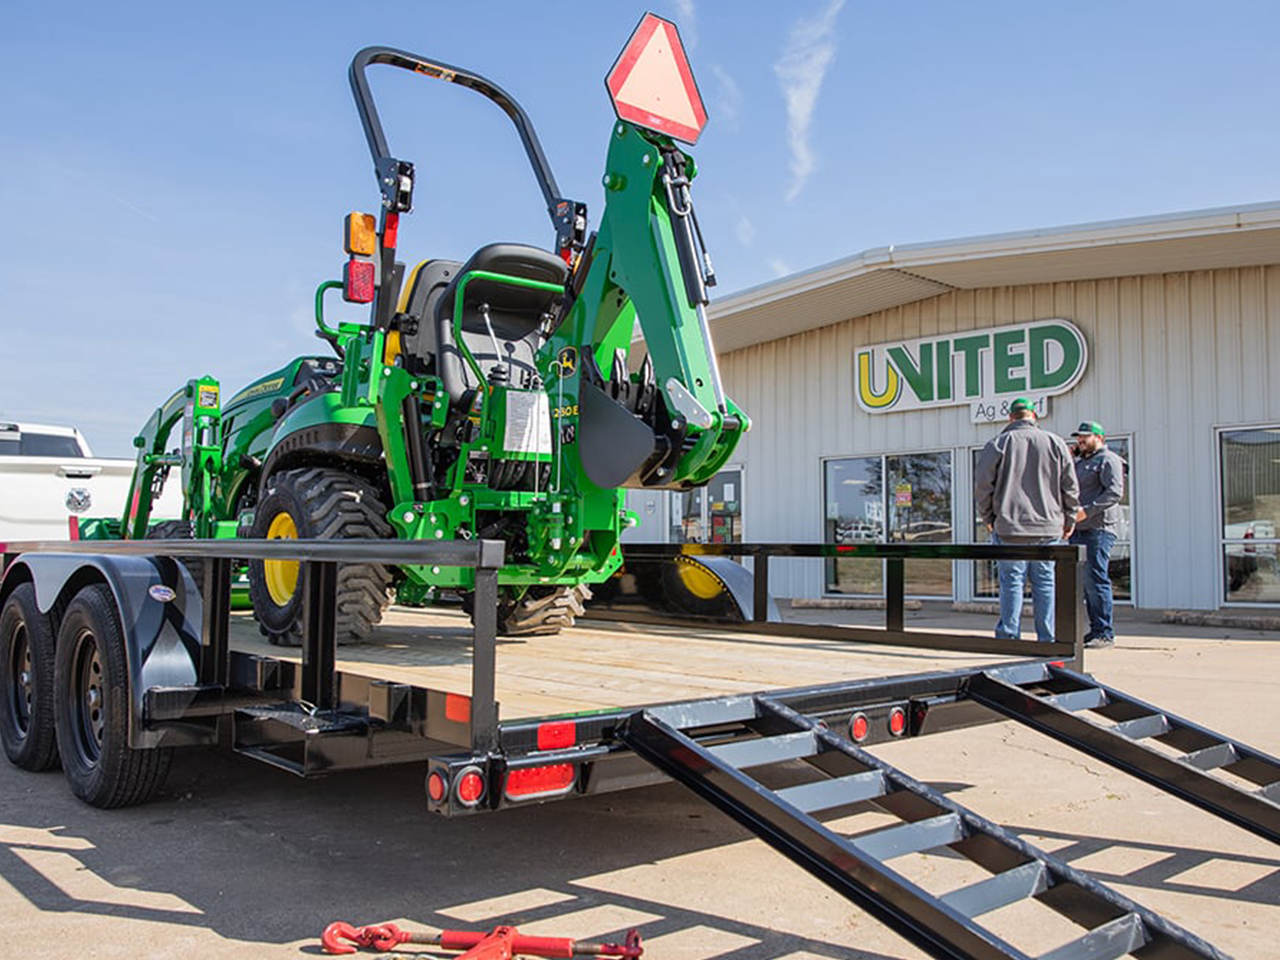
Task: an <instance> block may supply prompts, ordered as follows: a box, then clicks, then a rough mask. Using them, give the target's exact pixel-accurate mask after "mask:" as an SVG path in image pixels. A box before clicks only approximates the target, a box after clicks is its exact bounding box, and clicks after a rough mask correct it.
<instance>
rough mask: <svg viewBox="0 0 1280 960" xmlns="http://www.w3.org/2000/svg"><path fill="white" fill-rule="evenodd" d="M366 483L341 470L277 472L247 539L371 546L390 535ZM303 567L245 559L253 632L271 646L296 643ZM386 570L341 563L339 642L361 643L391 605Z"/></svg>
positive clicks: (375, 495)
mask: <svg viewBox="0 0 1280 960" xmlns="http://www.w3.org/2000/svg"><path fill="white" fill-rule="evenodd" d="M386 515H387V510H386V507H384V506H383V505H382V503H381V501H379V499H378V493H377V491H376V490H375V489H374V488H373V486H372V485H371V484H369V483H368V482H366V481H365V480H362V479H361V478H359V477H355V476H352V475H350V474H347V473H343V472H342V471H340V470H332V469H325V468H313V469H308V470H284V471H281V472H280V473H277V474H275V475H274V476H272V477H271V479H269V480H268V481H267V488H266V490H265V491H264V493H263V497H262V499H261V500H260V501H259V502H258V505H257V507H256V509H255V510H254V521H253V529H252V536H254V537H259V538H263V539H267V540H276V539H289V540H292V539H297V538H299V537H301V538H305V539H317V540H377V539H388V538H390V537H392V536H393V534H394V531H393V530H392V528H391V524H389V523H388V522H387V518H386ZM302 567H303V565H302V563H301V562H300V561H297V560H266V561H263V560H251V561H250V562H249V596H250V598H251V599H252V601H253V612H254V616H256V617H257V618H258V628H259V629H260V630H261V631H262V634H263V635H264V636H265V637H266V638H267V640H269V641H270V642H271V643H273V644H276V645H279V646H297V645H298V644H299V643H301V642H302V577H301V573H302ZM390 585H391V571H390V570H389V569H388V568H387V567H386V566H384V565H383V564H380V563H348V564H343V565H342V566H341V567H340V568H339V570H338V589H337V596H336V598H335V600H336V603H337V610H336V617H337V636H338V642H339V643H359V642H361V641H363V640H366V639H367V638H368V637H369V634H370V633H371V632H372V631H373V628H374V627H375V626H377V624H378V622H379V621H380V620H381V619H382V614H383V612H384V611H385V610H386V609H387V606H388V604H389V603H390V602H391V599H390V597H389V595H388V592H387V590H388V587H390Z"/></svg>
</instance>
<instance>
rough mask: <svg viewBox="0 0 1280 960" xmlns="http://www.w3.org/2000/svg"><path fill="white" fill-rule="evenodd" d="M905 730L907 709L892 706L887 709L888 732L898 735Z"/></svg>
mask: <svg viewBox="0 0 1280 960" xmlns="http://www.w3.org/2000/svg"><path fill="white" fill-rule="evenodd" d="M906 732H907V711H906V710H903V709H902V707H894V708H893V709H892V710H890V711H889V733H890V734H892V735H893V736H895V737H900V736H902V735H903V734H904V733H906Z"/></svg>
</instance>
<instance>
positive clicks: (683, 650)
mask: <svg viewBox="0 0 1280 960" xmlns="http://www.w3.org/2000/svg"><path fill="white" fill-rule="evenodd" d="M975 635H976V634H975ZM230 641H231V646H232V648H233V649H235V650H240V651H243V652H246V653H253V654H257V655H260V656H270V657H276V658H278V659H282V660H292V661H295V662H300V661H301V659H302V653H301V650H299V649H298V648H292V647H277V646H272V645H271V644H269V643H267V641H266V640H265V639H264V638H263V637H262V636H261V635H260V634H259V632H258V628H257V624H256V623H255V622H254V620H253V618H252V616H250V615H249V614H237V615H233V616H232V618H231V627H230ZM1034 646H1035V645H1034V644H1030V645H1029V648H1030V649H1029V650H1028V654H1029V655H1030V654H1033V653H1034V652H1035V651H1034ZM1011 659H1013V658H1009V657H999V656H992V655H975V654H972V653H953V652H948V651H937V650H919V649H912V648H909V647H894V646H881V645H878V644H870V643H853V642H849V641H836V640H821V639H804V638H795V637H779V636H764V635H757V634H742V633H728V632H721V631H716V630H714V629H709V628H704V627H701V626H690V627H680V628H675V627H655V626H644V627H637V626H632V625H628V624H625V623H618V622H603V621H581V622H580V623H579V624H578V626H576V627H574V628H572V629H569V630H566V631H564V632H563V633H561V634H559V635H554V636H540V637H521V638H507V637H500V638H499V639H498V646H497V670H496V684H495V687H496V696H497V700H498V702H499V704H500V705H501V714H500V716H501V719H502V720H504V721H508V720H520V719H528V718H533V717H543V716H551V715H555V714H564V713H576V712H582V711H590V710H608V709H617V708H625V707H640V706H645V705H648V704H653V703H665V702H671V701H679V700H692V699H701V698H707V697H718V696H726V695H730V694H745V693H753V692H758V691H761V690H772V689H779V688H787V687H798V686H807V685H814V684H823V683H834V682H837V681H841V680H858V679H868V678H875V677H885V676H891V675H894V674H909V673H918V672H925V671H932V670H953V669H961V668H967V667H974V666H981V665H988V664H999V663H1004V662H1008V661H1010V660H1011ZM337 668H338V669H339V670H341V671H345V672H351V673H356V674H361V675H364V676H367V677H372V678H376V679H380V680H394V681H398V682H401V683H410V684H413V685H415V686H421V687H428V688H431V689H434V690H441V691H444V692H447V693H459V694H464V695H465V694H469V693H470V692H471V622H470V620H469V619H468V618H467V616H466V615H465V614H464V613H462V612H461V611H457V610H451V609H448V608H432V609H430V610H418V609H410V608H404V607H392V608H391V609H390V610H388V611H387V614H386V617H385V618H384V620H383V622H382V624H381V625H380V626H379V627H378V628H377V629H376V630H375V632H374V635H373V637H372V638H371V640H370V641H369V642H366V643H359V644H344V645H342V646H339V647H338V651H337Z"/></svg>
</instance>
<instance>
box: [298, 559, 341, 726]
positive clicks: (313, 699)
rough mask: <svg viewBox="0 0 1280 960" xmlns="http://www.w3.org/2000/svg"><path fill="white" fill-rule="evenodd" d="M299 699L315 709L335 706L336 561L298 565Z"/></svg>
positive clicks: (336, 637)
mask: <svg viewBox="0 0 1280 960" xmlns="http://www.w3.org/2000/svg"><path fill="white" fill-rule="evenodd" d="M302 575H303V585H302V591H303V592H302V699H303V700H305V701H307V702H308V703H310V704H312V705H313V706H315V707H316V709H318V710H332V709H333V708H334V707H335V706H337V695H336V694H337V684H336V682H335V677H334V668H335V664H336V660H337V646H338V631H337V626H338V624H337V610H336V605H337V595H338V565H337V564H336V563H320V562H318V561H315V560H309V561H307V562H306V563H304V564H303V565H302Z"/></svg>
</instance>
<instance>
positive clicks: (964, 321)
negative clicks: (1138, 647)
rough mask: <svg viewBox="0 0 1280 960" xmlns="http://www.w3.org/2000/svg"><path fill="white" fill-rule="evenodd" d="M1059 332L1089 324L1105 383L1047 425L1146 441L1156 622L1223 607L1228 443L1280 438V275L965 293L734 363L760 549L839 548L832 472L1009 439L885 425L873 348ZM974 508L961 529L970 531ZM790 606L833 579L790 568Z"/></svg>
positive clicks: (1096, 374)
mask: <svg viewBox="0 0 1280 960" xmlns="http://www.w3.org/2000/svg"><path fill="white" fill-rule="evenodd" d="M1047 317H1064V318H1066V319H1068V320H1070V321H1072V322H1073V323H1075V324H1076V325H1077V326H1078V327H1079V328H1080V329H1081V330H1082V331H1083V332H1084V334H1085V337H1086V338H1087V339H1088V342H1089V366H1088V369H1087V370H1086V372H1085V374H1084V377H1083V378H1082V380H1081V381H1080V383H1079V384H1078V385H1077V386H1076V387H1075V389H1073V390H1072V391H1071V392H1070V393H1068V394H1066V395H1064V396H1060V397H1054V398H1053V399H1052V400H1051V408H1050V415H1049V417H1048V418H1047V419H1046V420H1045V421H1044V425H1045V426H1046V427H1047V428H1049V429H1052V430H1055V431H1058V432H1062V433H1069V432H1070V431H1071V429H1072V428H1073V427H1074V425H1075V424H1076V423H1078V422H1079V421H1080V420H1084V419H1089V420H1100V421H1102V422H1103V423H1104V424H1106V426H1107V429H1108V430H1109V431H1110V432H1112V433H1115V434H1129V435H1131V436H1132V437H1133V456H1134V461H1135V463H1134V473H1135V478H1136V481H1137V486H1136V488H1135V490H1134V508H1135V515H1134V531H1133V534H1134V539H1135V543H1134V552H1135V555H1136V560H1137V565H1138V566H1137V570H1136V571H1135V574H1136V575H1135V589H1136V591H1137V600H1138V602H1139V603H1140V604H1141V605H1142V606H1144V607H1170V606H1177V607H1196V608H1210V607H1213V606H1215V605H1216V604H1217V603H1218V602H1219V600H1220V597H1219V591H1220V586H1219V584H1218V576H1219V561H1218V539H1217V538H1218V530H1219V522H1220V521H1219V519H1218V494H1217V469H1218V467H1217V450H1216V446H1215V445H1216V437H1215V432H1214V431H1215V428H1217V427H1222V426H1232V425H1239V424H1257V423H1268V422H1269V423H1277V422H1280V383H1278V382H1276V377H1275V376H1274V374H1275V373H1276V372H1277V371H1280V266H1264V267H1244V268H1239V269H1224V270H1204V271H1196V272H1192V273H1170V274H1155V275H1148V276H1141V277H1119V278H1108V279H1101V280H1082V281H1074V282H1064V283H1052V284H1035V285H1028V286H1013V287H989V288H983V289H977V290H959V291H954V292H950V293H946V294H943V295H941V296H937V297H932V298H930V299H926V300H921V301H917V302H915V303H911V304H907V305H905V306H902V307H896V308H893V309H890V310H884V311H880V312H877V313H872V314H868V315H866V316H862V317H857V318H854V319H850V320H845V321H843V322H840V323H836V324H832V325H830V326H827V327H823V328H821V329H818V330H812V331H809V332H807V333H802V334H798V335H796V336H792V337H787V338H785V339H782V340H776V341H772V342H769V343H764V344H760V345H758V346H753V347H748V348H746V349H742V350H736V351H732V352H729V353H727V354H724V355H723V356H722V357H721V364H722V370H723V374H724V378H725V385H726V390H727V392H728V393H729V395H730V396H732V397H733V398H734V399H735V400H737V401H738V403H739V404H741V405H742V407H743V408H744V409H745V410H746V411H747V413H748V414H749V415H750V416H751V418H752V420H753V422H754V427H753V429H752V432H751V433H750V434H748V436H747V437H746V439H745V440H744V442H743V444H742V448H741V455H740V456H739V457H737V458H736V459H738V460H740V461H741V462H742V463H743V464H744V466H745V469H746V473H747V481H746V496H747V499H746V500H745V502H744V508H745V516H746V523H747V526H748V529H749V530H750V531H751V538H752V539H753V540H809V539H814V538H817V537H820V536H821V535H822V521H823V515H822V511H823V506H822V468H821V462H820V461H821V459H822V458H824V457H831V456H854V455H860V454H878V453H894V452H901V451H915V450H937V449H957V450H961V451H964V450H967V449H968V448H969V447H971V446H977V445H981V444H983V443H985V442H986V441H987V440H988V439H989V438H990V437H991V436H993V435H994V434H995V433H996V432H997V430H998V427H996V426H991V425H977V424H973V423H971V422H970V419H969V408H968V406H967V405H966V406H957V407H949V408H945V409H941V410H923V411H908V412H903V413H885V414H878V415H876V414H868V413H866V412H864V411H863V410H862V409H861V408H859V406H858V404H857V401H856V400H855V398H854V383H853V365H854V351H855V349H856V348H858V347H860V346H866V345H868V344H873V343H882V342H885V341H890V340H903V339H911V338H915V337H922V336H929V335H932V334H936V333H952V332H955V331H960V330H968V329H976V328H981V327H988V326H993V325H999V324H1006V323H1021V322H1027V321H1031V320H1038V319H1043V318H1047ZM966 493H967V492H966V491H960V490H957V491H956V494H957V498H956V504H957V515H956V529H957V530H958V531H963V530H967V529H968V519H967V517H968V497H967V495H965V494H966ZM774 587H775V592H776V593H778V594H779V595H781V596H814V595H817V594H818V593H819V592H820V591H821V588H822V577H821V573H820V571H819V569H818V567H817V565H816V564H804V563H802V562H800V561H795V562H792V563H791V564H789V565H783V564H780V565H779V569H778V572H777V576H776V577H775V579H774Z"/></svg>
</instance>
